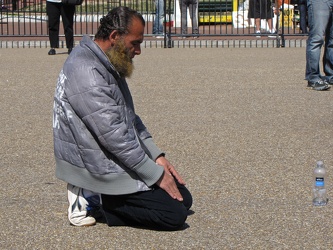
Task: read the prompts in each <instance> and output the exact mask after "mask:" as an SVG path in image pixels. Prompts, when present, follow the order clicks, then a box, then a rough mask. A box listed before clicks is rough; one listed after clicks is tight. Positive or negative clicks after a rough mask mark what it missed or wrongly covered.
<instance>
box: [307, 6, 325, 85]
mask: <svg viewBox="0 0 333 250" xmlns="http://www.w3.org/2000/svg"><path fill="white" fill-rule="evenodd" d="M331 15H332V13H331V10H330V8H329V6H328V3H327V2H325V1H323V0H309V1H308V21H309V37H308V40H307V45H306V72H305V79H306V80H308V81H309V82H311V83H315V82H318V81H321V74H320V66H319V62H320V55H321V47H322V45H323V43H324V36H325V32H326V28H327V24H328V22H329V20H331V19H330V18H331Z"/></svg>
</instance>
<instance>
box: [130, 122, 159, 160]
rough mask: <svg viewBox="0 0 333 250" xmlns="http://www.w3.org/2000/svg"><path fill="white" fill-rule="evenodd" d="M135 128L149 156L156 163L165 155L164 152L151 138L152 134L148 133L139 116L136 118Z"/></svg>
mask: <svg viewBox="0 0 333 250" xmlns="http://www.w3.org/2000/svg"><path fill="white" fill-rule="evenodd" d="M135 126H136V128H137V131H138V134H139V137H140V139H141V142H142V143H143V144H144V147H145V148H146V149H147V151H148V152H147V154H148V155H149V157H150V158H151V159H152V160H153V161H156V158H157V157H159V156H161V155H165V153H164V152H162V151H161V150H160V149H159V148H158V147H157V146H156V144H155V143H154V141H153V138H152V137H151V135H150V133H149V132H148V131H147V129H146V127H145V126H144V124H143V123H142V120H141V119H140V117H139V116H136V118H135Z"/></svg>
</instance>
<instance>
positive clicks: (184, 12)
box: [179, 0, 188, 34]
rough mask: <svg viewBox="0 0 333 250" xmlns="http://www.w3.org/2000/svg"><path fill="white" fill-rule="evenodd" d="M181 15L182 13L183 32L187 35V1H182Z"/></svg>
mask: <svg viewBox="0 0 333 250" xmlns="http://www.w3.org/2000/svg"><path fill="white" fill-rule="evenodd" d="M179 6H180V13H181V32H182V34H187V6H188V4H187V0H180V1H179Z"/></svg>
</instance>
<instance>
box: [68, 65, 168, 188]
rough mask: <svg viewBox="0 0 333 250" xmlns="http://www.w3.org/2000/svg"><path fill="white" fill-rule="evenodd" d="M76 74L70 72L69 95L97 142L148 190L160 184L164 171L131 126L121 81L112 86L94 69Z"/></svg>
mask: <svg viewBox="0 0 333 250" xmlns="http://www.w3.org/2000/svg"><path fill="white" fill-rule="evenodd" d="M75 72H76V73H75V74H71V72H67V76H68V79H67V81H68V83H67V85H66V94H67V97H68V101H69V103H70V105H71V106H72V108H73V110H74V111H75V113H76V115H77V116H78V117H79V118H80V119H81V120H82V121H83V123H84V124H85V126H86V127H87V128H88V129H89V130H90V131H91V134H92V135H93V136H94V137H95V140H97V141H98V142H99V143H100V144H101V145H102V146H103V147H104V148H105V149H106V150H107V151H109V152H110V153H111V154H112V155H114V156H115V157H117V159H118V160H119V161H120V162H121V163H122V164H123V165H124V166H126V167H127V168H129V169H131V170H132V171H135V172H136V173H137V174H138V175H139V177H140V178H141V179H142V180H143V181H144V182H145V183H146V184H147V185H148V186H151V185H152V184H154V183H156V181H157V180H158V179H159V178H160V176H161V175H162V174H163V171H164V170H163V168H162V167H160V166H158V165H156V164H155V162H154V161H152V160H151V159H149V157H148V156H147V155H146V153H145V151H144V150H143V148H142V147H141V144H140V141H139V140H138V138H137V137H136V133H135V131H134V130H135V128H134V127H131V126H127V124H126V119H127V117H126V115H125V114H126V113H125V112H126V107H125V103H124V100H123V99H122V98H121V97H122V94H121V92H120V89H119V88H118V86H117V81H116V80H115V79H114V78H113V77H112V78H111V79H112V80H111V83H110V84H108V82H107V81H106V80H105V79H106V78H107V77H110V76H105V75H103V74H102V73H100V71H98V70H97V69H96V68H94V67H91V68H88V69H87V67H83V66H82V65H81V66H78V68H76V70H75ZM78 72H79V73H80V74H78ZM65 74H66V72H65ZM133 125H134V124H133ZM79 146H80V145H79Z"/></svg>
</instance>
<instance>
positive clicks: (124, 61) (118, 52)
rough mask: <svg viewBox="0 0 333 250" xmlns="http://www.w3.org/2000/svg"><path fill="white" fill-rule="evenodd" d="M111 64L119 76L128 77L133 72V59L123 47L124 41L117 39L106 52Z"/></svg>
mask: <svg viewBox="0 0 333 250" xmlns="http://www.w3.org/2000/svg"><path fill="white" fill-rule="evenodd" d="M106 55H107V57H108V58H109V60H110V62H111V64H112V65H113V66H114V67H115V69H116V70H117V71H118V73H119V75H120V76H121V77H130V76H131V75H132V73H133V69H134V65H133V60H132V58H131V57H130V56H129V53H128V51H127V49H126V47H125V44H124V42H122V41H119V42H117V43H116V44H115V46H114V47H113V48H111V49H110V50H109V51H107V52H106Z"/></svg>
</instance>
